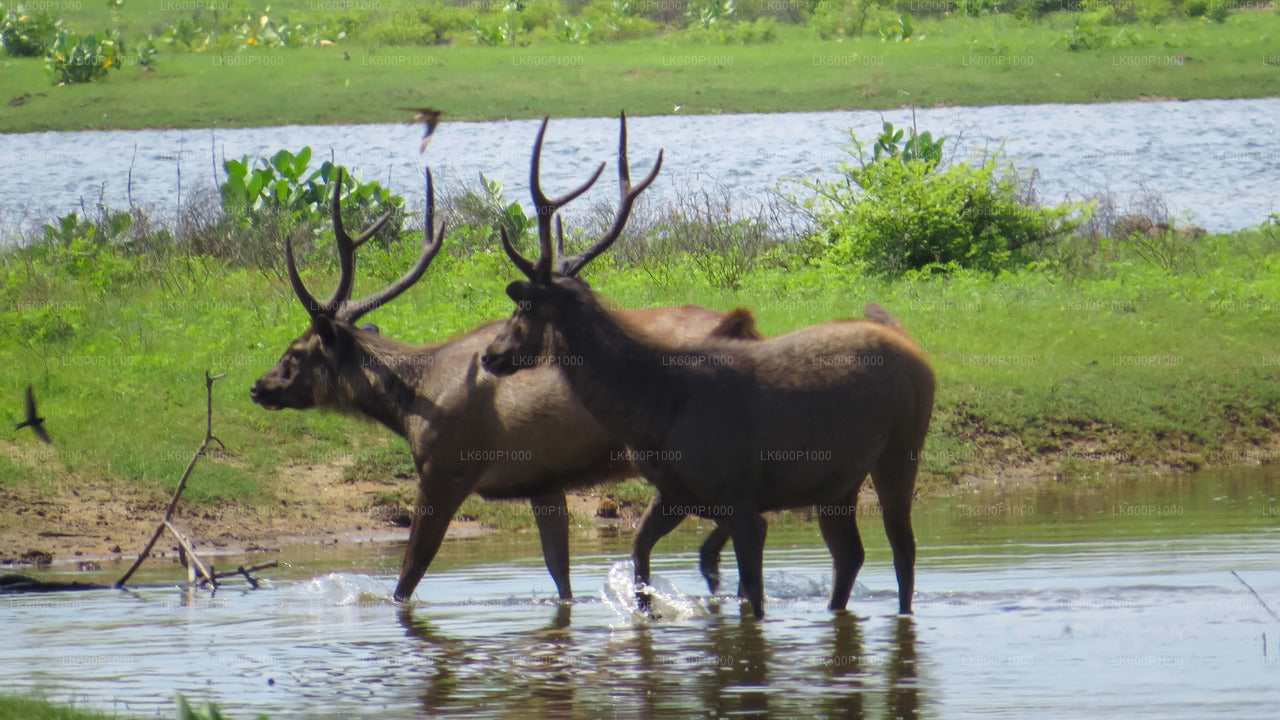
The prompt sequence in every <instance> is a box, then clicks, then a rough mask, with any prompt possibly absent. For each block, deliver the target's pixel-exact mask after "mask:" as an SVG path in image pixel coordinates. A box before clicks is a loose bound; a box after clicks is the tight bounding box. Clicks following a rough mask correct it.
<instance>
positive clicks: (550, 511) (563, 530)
mask: <svg viewBox="0 0 1280 720" xmlns="http://www.w3.org/2000/svg"><path fill="white" fill-rule="evenodd" d="M529 505H530V506H531V507H532V508H533V519H534V520H535V521H536V522H537V523H538V537H539V538H541V540H542V559H543V560H546V562H547V570H548V571H549V572H550V573H551V579H553V580H555V583H556V591H557V592H559V593H560V599H561V600H572V599H573V590H572V589H570V587H569V506H568V505H567V504H566V503H565V499H564V493H563V492H561V491H555V492H548V493H543V494H542V495H537V496H535V497H531V498H529Z"/></svg>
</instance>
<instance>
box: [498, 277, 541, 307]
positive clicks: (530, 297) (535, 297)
mask: <svg viewBox="0 0 1280 720" xmlns="http://www.w3.org/2000/svg"><path fill="white" fill-rule="evenodd" d="M507 297H509V298H511V299H512V300H515V301H516V302H517V303H519V304H520V307H521V308H522V309H523V308H524V303H528V302H530V301H533V302H538V301H541V300H546V299H547V298H549V297H551V291H550V290H549V289H548V288H546V287H543V286H542V285H535V284H534V283H531V282H526V281H524V280H516V281H515V282H513V283H511V284H510V285H508V286H507Z"/></svg>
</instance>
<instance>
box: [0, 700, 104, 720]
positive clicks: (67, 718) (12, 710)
mask: <svg viewBox="0 0 1280 720" xmlns="http://www.w3.org/2000/svg"><path fill="white" fill-rule="evenodd" d="M118 717H119V716H117V715H108V714H105V713H99V712H90V711H85V710H78V709H76V708H73V707H67V706H64V705H55V704H53V703H49V702H45V701H44V700H39V699H36V698H33V697H20V696H19V697H15V696H11V695H0V720H111V719H113V718H118Z"/></svg>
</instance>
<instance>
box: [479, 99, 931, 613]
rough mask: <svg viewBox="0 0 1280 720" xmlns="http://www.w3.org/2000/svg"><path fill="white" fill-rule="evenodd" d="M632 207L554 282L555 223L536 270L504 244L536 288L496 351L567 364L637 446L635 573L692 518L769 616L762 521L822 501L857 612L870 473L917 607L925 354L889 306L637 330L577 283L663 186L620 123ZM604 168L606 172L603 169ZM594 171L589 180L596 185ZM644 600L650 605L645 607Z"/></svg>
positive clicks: (526, 292) (823, 523) (590, 402)
mask: <svg viewBox="0 0 1280 720" xmlns="http://www.w3.org/2000/svg"><path fill="white" fill-rule="evenodd" d="M621 123H622V129H621V140H620V142H619V146H618V176H619V181H620V183H621V186H622V190H621V194H622V197H621V202H620V204H619V207H618V211H617V214H616V215H615V217H614V220H613V223H612V226H611V227H610V228H609V230H608V231H607V232H606V233H605V235H604V236H603V237H602V238H600V239H599V240H598V241H597V242H595V243H594V244H593V245H592V246H591V247H590V248H589V249H588V250H586V251H585V252H583V253H582V254H580V255H578V256H575V257H574V258H571V259H570V260H568V261H567V262H565V263H564V264H563V265H562V270H563V272H562V273H559V274H553V273H552V272H551V269H552V267H553V263H554V261H553V252H554V251H553V249H552V238H551V236H550V233H549V232H548V229H549V223H550V220H549V219H548V220H547V222H546V223H544V224H543V225H542V226H540V227H539V239H540V243H541V254H540V255H539V257H538V260H537V262H536V263H533V262H530V261H529V260H527V259H526V258H524V257H523V256H521V255H520V253H519V252H518V251H517V250H516V249H515V248H514V247H513V246H512V245H511V243H510V242H509V241H508V238H507V237H506V235H505V234H504V235H503V247H504V248H505V250H506V252H507V254H508V256H509V257H510V258H511V261H512V262H513V263H515V265H516V267H518V268H520V270H521V271H522V272H523V273H524V274H525V275H526V277H528V281H527V282H526V281H518V282H514V283H511V285H509V286H508V287H507V294H508V295H509V296H510V297H511V299H512V300H514V301H515V302H516V304H517V307H518V309H517V310H516V312H515V314H514V315H513V316H512V318H511V319H510V320H508V321H507V326H506V328H505V329H504V330H503V331H502V333H501V335H499V337H498V338H497V339H496V340H494V342H493V344H492V345H490V346H489V349H488V350H487V351H486V352H485V356H484V361H483V362H484V366H485V368H486V369H488V370H489V371H490V372H493V373H495V374H497V375H500V376H504V377H505V376H516V375H515V373H517V372H518V371H520V370H521V369H522V368H523V367H526V366H528V365H531V364H537V363H540V362H549V361H552V360H553V359H556V358H561V359H565V358H567V359H569V360H571V362H563V363H562V366H563V367H562V369H563V370H564V373H565V376H566V377H567V378H568V383H569V386H570V387H571V388H572V389H573V392H574V393H576V394H577V397H578V399H579V400H580V401H581V402H582V404H583V405H584V406H585V407H586V408H587V410H588V411H590V413H591V414H592V415H593V416H594V417H595V418H596V420H597V421H599V423H600V424H601V425H603V426H604V427H605V428H606V429H607V430H609V431H610V432H611V433H612V434H614V435H615V436H617V437H619V438H621V439H622V440H623V441H624V442H626V444H627V445H628V446H629V447H630V448H631V449H632V450H633V451H635V453H636V456H635V457H636V459H637V460H638V462H637V466H638V467H639V469H640V471H641V473H642V474H643V475H644V477H645V478H646V479H648V480H649V481H650V482H652V483H653V484H654V485H655V486H656V487H657V489H658V493H659V495H658V497H659V498H660V501H659V502H658V503H657V504H655V505H654V506H652V507H650V509H649V511H648V512H647V513H646V514H645V516H644V519H643V520H642V522H641V528H640V530H639V533H638V534H637V538H636V546H635V550H634V552H635V568H636V580H637V583H638V584H641V586H643V584H644V583H647V582H648V575H649V557H648V554H649V551H650V550H651V549H652V546H653V542H655V541H656V540H657V539H658V538H661V537H662V536H663V535H665V534H666V533H668V532H670V530H671V529H672V528H674V527H675V526H676V525H678V524H679V522H680V520H681V519H682V518H683V517H684V516H685V515H686V514H690V513H697V514H700V515H705V516H709V517H712V518H714V519H716V520H717V521H718V522H720V523H722V524H725V525H728V526H730V527H731V528H732V537H733V545H734V552H735V554H736V556H737V560H738V572H739V578H740V588H741V591H742V593H743V594H745V595H746V597H747V599H748V600H750V602H751V607H752V610H753V611H754V613H755V615H756V616H757V617H759V616H761V615H763V613H764V585H763V569H762V563H763V545H764V533H763V531H762V530H763V528H762V525H761V522H760V519H759V513H761V512H763V511H767V510H778V509H783V508H797V507H806V506H811V505H814V506H817V512H818V524H819V527H820V529H821V531H822V537H823V540H824V541H825V542H826V544H827V547H828V548H829V549H830V551H831V556H832V559H833V561H834V571H835V577H834V582H833V583H832V589H831V599H830V607H831V609H833V610H842V609H844V608H845V606H846V605H847V604H848V600H849V593H850V591H851V590H852V588H853V584H854V580H855V579H856V576H857V573H858V570H859V569H860V568H861V566H862V562H863V558H864V553H863V547H862V540H861V538H860V537H859V535H858V527H857V514H856V507H857V501H858V490H859V488H860V487H861V486H862V483H863V482H864V480H865V479H866V477H867V475H868V474H870V475H871V478H872V482H873V483H874V486H875V490H876V494H877V495H878V496H879V500H880V505H881V508H882V509H883V513H884V526H885V530H886V532H887V533H888V536H889V543H890V545H891V546H892V548H893V560H894V568H895V570H896V573H897V578H898V607H899V611H900V612H902V613H904V614H905V613H910V612H911V598H912V593H913V589H914V583H915V575H914V573H915V570H914V566H915V552H916V547H915V538H914V535H913V533H912V530H911V501H912V495H913V493H914V486H915V477H916V471H917V468H918V466H919V463H920V451H921V449H922V447H923V445H924V439H925V435H926V434H927V433H928V430H929V420H930V416H931V415H932V412H933V393H934V377H933V371H932V370H931V369H930V367H929V363H928V362H927V361H926V359H925V357H924V354H923V352H922V351H921V349H920V348H919V346H918V345H916V343H915V342H914V341H912V340H911V338H909V337H908V336H907V334H906V333H905V332H904V331H903V330H902V328H901V327H900V326H899V325H898V323H897V322H896V321H895V320H893V319H892V317H891V316H889V314H888V313H887V312H885V311H884V310H883V308H880V307H879V306H875V305H869V306H868V308H867V309H866V313H867V314H868V315H869V316H870V317H871V320H843V321H837V322H828V323H823V324H821V325H814V326H812V327H808V328H804V329H802V330H797V331H795V332H792V333H790V334H787V335H783V336H780V337H776V338H772V339H769V340H764V341H760V342H742V341H737V340H729V339H717V338H709V339H706V340H703V341H700V342H697V343H692V344H686V345H684V346H678V345H676V344H674V343H670V342H667V341H665V340H663V339H661V338H658V337H654V336H652V335H644V334H641V333H638V332H636V331H635V329H634V328H632V327H630V326H628V325H627V324H626V323H625V322H623V321H622V320H621V318H620V317H619V316H618V314H617V313H615V312H612V311H610V310H609V309H607V308H606V307H605V306H604V305H602V303H601V301H600V299H599V298H597V297H596V295H595V293H594V292H592V290H591V289H590V288H589V287H588V286H587V284H586V283H584V282H583V281H582V280H580V279H578V278H576V277H575V275H576V274H577V273H578V272H579V271H580V270H581V269H582V268H583V266H585V265H586V264H587V263H588V262H590V261H591V260H592V259H593V258H595V257H596V256H598V255H599V254H600V253H602V252H604V251H605V250H606V249H608V248H609V246H610V245H611V244H612V243H613V242H614V241H615V240H617V238H618V236H619V234H620V233H621V231H622V228H623V227H624V225H625V224H626V221H627V216H628V215H629V213H630V211H631V206H632V204H633V203H634V202H635V199H636V197H637V196H639V194H640V193H641V192H643V191H644V190H645V188H647V187H648V186H649V184H650V183H652V182H653V180H654V178H655V177H657V174H658V171H659V169H661V167H662V154H661V153H659V154H658V159H657V162H656V163H655V164H654V166H653V169H652V170H651V171H650V172H649V174H648V176H646V177H645V178H644V179H643V180H642V181H640V183H639V184H637V185H635V186H632V185H631V178H630V172H629V169H628V165H627V132H626V116H625V115H623V116H622V118H621ZM546 126H547V123H546V121H545V120H544V121H543V124H542V129H541V130H539V131H538V137H537V139H536V140H535V141H534V147H533V163H532V165H533V171H532V173H533V177H532V180H531V182H532V183H533V184H534V191H533V192H534V198H535V205H536V206H537V211H538V213H539V217H540V218H542V217H544V216H546V217H548V218H549V215H550V213H554V212H556V211H557V210H558V209H559V208H558V207H557V206H555V205H554V204H546V203H544V202H543V201H542V199H541V198H542V194H541V191H540V190H538V188H537V184H536V183H537V178H538V163H539V156H540V154H541V152H542V138H543V135H544V133H545V132H546ZM598 175H599V173H598V172H597V176H598ZM594 179H595V178H592V182H594ZM641 601H642V604H643V598H641Z"/></svg>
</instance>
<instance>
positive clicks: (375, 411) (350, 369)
mask: <svg viewBox="0 0 1280 720" xmlns="http://www.w3.org/2000/svg"><path fill="white" fill-rule="evenodd" d="M341 187H342V177H341V175H339V176H338V182H337V183H336V184H335V192H334V197H333V206H332V215H333V228H334V235H335V239H336V244H337V249H338V258H339V265H340V270H341V274H340V277H339V280H338V287H337V289H335V290H334V293H333V295H332V296H331V297H330V298H329V299H328V300H325V301H323V302H321V301H317V300H316V299H315V298H314V297H313V296H312V295H311V293H310V292H309V291H308V290H307V288H306V286H305V285H304V284H303V282H302V279H301V277H300V276H299V274H298V269H297V265H296V264H295V262H294V255H293V246H292V243H291V242H290V241H288V240H286V244H285V258H286V264H287V267H288V272H289V280H290V282H291V284H292V286H293V290H294V292H295V293H296V294H297V296H298V299H299V300H300V301H301V302H302V305H303V306H304V307H305V308H306V309H307V312H308V313H309V314H310V316H311V326H310V328H308V330H307V331H306V332H305V333H303V334H302V335H301V336H300V337H299V338H298V339H296V340H294V341H293V342H292V343H291V344H290V345H289V348H288V349H287V350H286V351H285V353H284V354H283V355H282V356H281V358H280V360H279V361H278V362H277V363H276V365H275V366H274V367H273V368H272V369H271V370H269V371H268V372H266V373H265V374H264V375H263V376H262V377H261V378H259V379H258V381H257V382H256V383H254V385H253V387H252V389H251V391H250V395H251V397H252V398H253V400H254V402H256V403H258V404H259V405H261V406H262V407H264V408H266V409H268V410H280V409H282V408H291V409H295V410H305V409H308V408H326V409H330V410H337V411H340V412H345V413H348V414H351V415H355V416H359V417H364V418H368V419H371V420H375V421H377V422H379V423H381V424H382V425H384V426H386V427H387V428H389V429H390V430H391V431H393V432H395V433H396V434H398V435H400V436H401V437H403V438H405V439H406V440H408V441H409V448H410V451H411V452H412V455H413V460H414V465H415V467H416V468H417V470H418V474H419V480H420V483H419V499H418V504H417V505H416V506H415V507H414V509H413V512H412V522H411V525H410V530H409V544H408V547H407V548H406V550H405V556H404V563H403V565H402V567H401V571H400V579H399V583H398V584H397V586H396V591H395V597H396V599H397V600H404V599H407V598H409V597H410V596H411V595H412V594H413V591H414V589H415V588H416V587H417V585H418V582H419V581H420V580H421V579H422V575H423V574H424V573H425V572H426V569H427V566H428V565H430V563H431V560H432V558H433V557H434V556H435V554H436V551H437V550H438V549H439V547H440V543H441V541H442V540H443V538H444V535H445V531H446V530H447V529H448V527H449V523H450V521H451V520H452V518H453V515H454V513H455V512H456V511H457V509H458V506H459V505H461V503H462V501H463V500H464V499H466V497H467V496H468V495H469V494H471V493H472V492H477V493H479V494H480V495H481V496H482V497H485V498H487V499H508V498H528V499H529V502H530V505H531V506H532V508H533V515H534V518H535V520H536V522H537V526H538V531H539V535H540V538H541V541H542V549H543V555H544V558H545V560H546V563H547V569H548V570H549V571H550V573H551V576H552V578H553V579H554V581H555V584H556V589H557V591H558V593H559V595H560V597H561V598H564V599H568V598H571V597H572V590H571V588H570V584H569V540H568V534H569V512H568V508H567V505H566V501H565V491H566V490H567V489H574V488H582V487H588V486H592V485H596V484H598V483H602V482H606V481H609V480H615V479H620V478H624V477H633V476H634V475H635V468H634V467H633V465H632V463H631V462H629V459H628V455H627V453H626V452H625V448H624V446H623V445H622V444H621V443H620V442H618V441H616V440H614V439H612V438H611V437H610V436H609V435H608V434H607V433H606V432H605V430H604V429H603V428H601V427H600V425H599V424H598V423H596V422H595V421H594V420H593V419H592V418H591V416H590V415H589V414H588V413H587V412H586V410H585V409H583V408H582V406H581V405H580V404H579V403H578V402H577V401H576V400H575V399H574V397H573V393H572V392H570V391H569V389H568V387H567V386H566V385H565V382H564V379H563V376H562V375H561V373H560V372H559V370H558V369H556V368H553V367H549V366H542V367H539V368H533V369H530V370H529V371H528V372H526V373H521V375H520V376H518V377H512V378H505V379H503V378H497V377H494V376H493V375H490V374H489V373H486V372H483V371H482V370H481V368H480V362H479V358H480V355H481V353H482V352H483V351H484V348H485V347H486V346H488V345H489V344H490V343H491V342H492V341H493V340H494V338H495V337H496V336H497V334H498V332H499V330H501V323H500V322H493V323H489V324H487V325H484V326H482V327H480V328H478V329H476V330H474V331H472V332H470V333H468V334H466V335H464V336H462V337H459V338H456V339H453V340H450V341H447V342H443V343H439V344H436V345H430V346H426V347H413V346H409V345H404V344H401V343H398V342H396V341H394V340H391V339H390V338H387V337H384V336H383V335H381V334H380V333H379V332H377V330H376V329H373V328H371V327H357V325H356V323H357V322H358V321H359V319H360V318H361V317H362V316H364V315H365V314H367V313H370V312H372V311H374V310H376V309H377V308H379V307H381V306H382V305H383V304H385V303H387V302H389V301H390V300H392V299H394V298H395V297H397V296H398V295H400V294H401V293H403V292H404V291H405V290H407V289H408V288H409V287H411V286H412V285H413V284H414V283H416V282H417V281H418V279H419V278H421V277H422V275H423V273H424V272H426V270H427V267H428V266H429V265H430V264H431V261H432V259H433V258H434V257H435V256H436V253H437V252H439V250H440V245H441V242H442V241H443V238H444V227H443V225H442V226H441V227H440V229H439V230H438V231H437V230H435V222H434V214H435V204H434V192H433V189H432V184H431V174H430V172H429V171H428V173H427V188H426V191H427V211H426V238H425V241H424V245H423V250H422V254H421V256H420V257H419V259H418V261H417V263H416V264H415V265H414V266H413V268H412V269H410V270H409V271H408V272H407V273H405V275H404V276H403V277H401V278H400V279H399V280H397V281H396V282H394V283H392V284H391V285H390V286H389V287H387V288H386V289H384V290H382V291H380V292H378V293H375V294H374V295H372V296H370V297H367V298H365V299H363V300H352V299H351V290H352V285H353V282H354V273H355V251H356V249H357V248H358V247H360V245H361V244H363V243H364V242H365V241H366V240H368V239H369V238H370V237H372V236H373V234H374V233H376V232H377V231H378V229H379V228H380V227H381V226H382V225H383V224H384V223H385V222H386V221H387V218H388V216H386V215H384V216H383V217H381V218H379V219H378V220H377V221H375V222H374V223H373V224H372V225H371V226H370V227H368V228H367V229H365V230H364V231H363V232H361V233H359V235H358V236H357V237H355V238H352V237H351V236H349V235H348V234H347V232H346V230H345V228H344V227H343V223H342V216H341V207H340V202H339V201H340V198H339V192H340V190H341ZM569 199H572V198H569ZM567 201H568V200H565V202H567ZM621 317H623V318H624V319H623V320H622V322H625V323H627V324H628V327H631V328H632V329H634V330H635V331H637V332H655V333H660V334H662V335H663V336H664V337H668V338H672V339H680V338H693V337H700V336H704V335H706V334H708V333H713V332H715V333H723V334H726V335H729V336H733V337H743V338H750V337H759V335H758V333H757V332H756V330H755V324H754V319H753V318H752V317H751V314H750V313H748V312H746V311H745V310H736V311H734V312H732V313H728V314H725V313H720V312H715V311H712V310H707V309H705V308H700V307H697V306H693V305H687V306H684V307H673V308H648V309H642V310H631V311H627V312H625V313H622V314H621ZM727 539H728V533H727V530H720V529H719V528H717V531H715V532H713V533H712V535H711V537H709V538H708V539H707V545H706V547H705V548H704V551H703V553H702V555H703V557H704V558H706V557H712V558H714V562H712V561H704V566H703V574H704V575H706V576H707V578H708V582H709V583H712V582H713V581H714V579H715V578H716V574H715V573H716V564H715V563H718V560H719V552H720V550H721V549H722V548H723V546H724V544H725V542H727ZM708 563H710V564H708ZM713 590H714V586H713Z"/></svg>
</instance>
